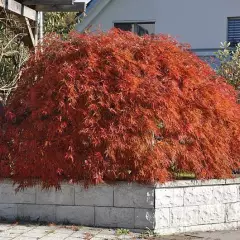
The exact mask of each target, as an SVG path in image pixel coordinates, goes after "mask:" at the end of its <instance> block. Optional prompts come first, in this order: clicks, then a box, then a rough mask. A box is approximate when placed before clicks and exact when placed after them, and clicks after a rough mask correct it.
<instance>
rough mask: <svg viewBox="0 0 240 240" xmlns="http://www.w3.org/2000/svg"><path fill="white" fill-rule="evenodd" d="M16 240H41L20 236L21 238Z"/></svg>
mask: <svg viewBox="0 0 240 240" xmlns="http://www.w3.org/2000/svg"><path fill="white" fill-rule="evenodd" d="M14 240H39V238H38V237H25V236H20V237H17V238H14Z"/></svg>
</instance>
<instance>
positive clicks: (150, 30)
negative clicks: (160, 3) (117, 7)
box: [114, 22, 155, 36]
mask: <svg viewBox="0 0 240 240" xmlns="http://www.w3.org/2000/svg"><path fill="white" fill-rule="evenodd" d="M114 27H116V28H119V29H121V30H123V31H130V32H134V33H136V34H137V35H139V36H142V35H145V34H154V33H155V23H154V22H135V23H132V22H125V23H114Z"/></svg>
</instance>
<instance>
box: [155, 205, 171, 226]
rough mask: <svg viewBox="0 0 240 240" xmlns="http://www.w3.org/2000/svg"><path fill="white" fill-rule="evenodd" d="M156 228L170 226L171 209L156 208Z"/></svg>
mask: <svg viewBox="0 0 240 240" xmlns="http://www.w3.org/2000/svg"><path fill="white" fill-rule="evenodd" d="M155 221H156V229H163V228H169V227H170V209H169V208H159V209H156V210H155Z"/></svg>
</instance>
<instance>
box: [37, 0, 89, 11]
mask: <svg viewBox="0 0 240 240" xmlns="http://www.w3.org/2000/svg"><path fill="white" fill-rule="evenodd" d="M84 9H85V3H83V2H81V3H74V5H36V10H37V11H39V12H83V11H84Z"/></svg>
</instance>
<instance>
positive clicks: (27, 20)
mask: <svg viewBox="0 0 240 240" xmlns="http://www.w3.org/2000/svg"><path fill="white" fill-rule="evenodd" d="M25 21H26V24H27V29H28V33H29V36H30V39H31V43H32V46H33V47H34V46H35V39H34V35H33V31H32V28H31V24H30V22H29V19H28V18H26V17H25Z"/></svg>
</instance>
